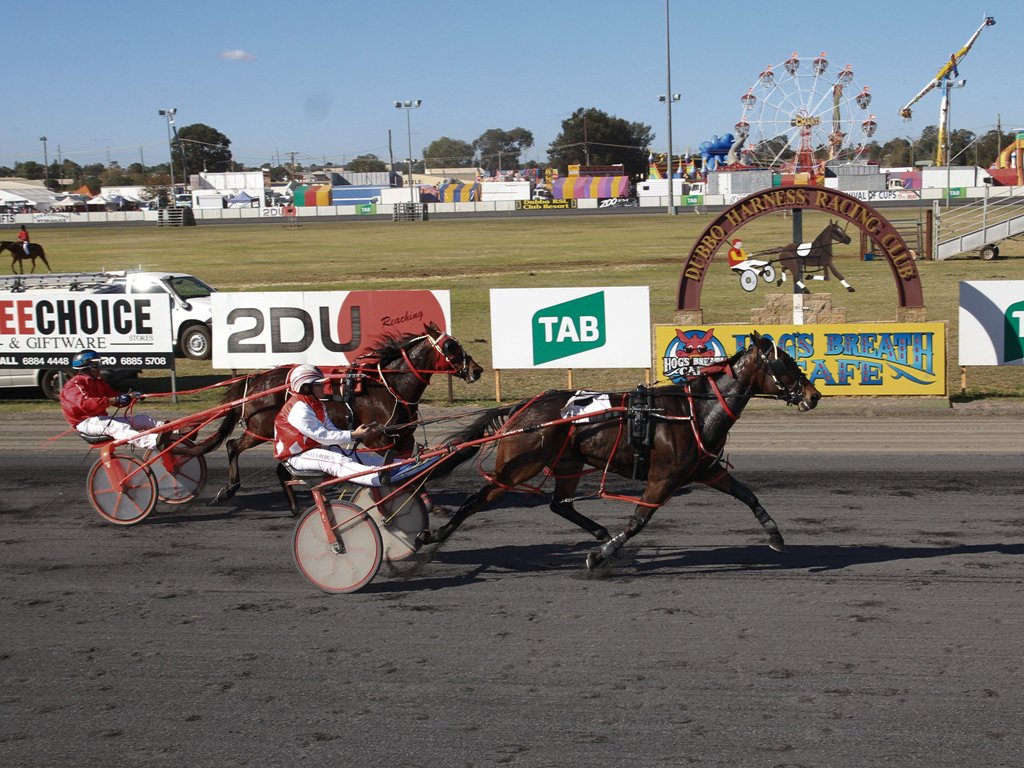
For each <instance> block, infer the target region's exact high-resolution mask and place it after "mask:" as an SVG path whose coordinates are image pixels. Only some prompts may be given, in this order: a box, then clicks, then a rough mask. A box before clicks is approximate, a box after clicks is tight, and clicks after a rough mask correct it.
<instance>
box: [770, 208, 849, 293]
mask: <svg viewBox="0 0 1024 768" xmlns="http://www.w3.org/2000/svg"><path fill="white" fill-rule="evenodd" d="M834 242H839V243H842V244H843V245H848V244H849V243H850V236H849V235H848V234H847V233H846V229H845V228H843V227H840V226H839V225H838V224H837V223H836V222H835V221H831V220H830V221H829V223H828V226H827V227H825V228H824V229H823V230H821V233H820V234H819V235H818V236H817V237H816V238H814V240H812V241H811V242H809V243H790V244H789V245H787V246H785V247H784V248H782V250H780V251H779V252H778V253H779V254H781V255H780V256H779V258H778V261H779V265H780V266H781V267H782V269H784V270H787V271H788V272H789V273H790V274H791V275H792V276H793V280H794V281H795V283H796V287H797V288H799V289H800V291H801V292H802V293H810V292H811V291H810V289H809V288H808V287H807V286H806V285H805V284H804V280H805V279H807V280H828V279H829V274H830V273H831V274H833V275H835V276H836V277H837V278H839V282H840V283H841V284H842V286H843V287H844V288H846V290H848V291H850V292H851V293H852V292H853V286H852V285H850V284H849V283H848V282H847V281H846V278H845V277H843V276H842V274H841V273H840V272H839V270H838V269H836V266H835V262H833V260H832V243H834ZM808 272H820V273H821V274H807V273H808ZM784 278H785V276H784V275H783V276H780V278H779V280H778V282H777V283H776V285H782V283H783V280H784Z"/></svg>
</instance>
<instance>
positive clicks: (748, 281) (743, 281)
mask: <svg viewBox="0 0 1024 768" xmlns="http://www.w3.org/2000/svg"><path fill="white" fill-rule="evenodd" d="M740 285H741V286H742V287H743V290H744V291H746V292H747V293H750V292H751V291H752V290H754V289H755V288H757V275H755V274H754V273H753V272H751V271H750V270H749V269H748V270H745V271H743V272H740Z"/></svg>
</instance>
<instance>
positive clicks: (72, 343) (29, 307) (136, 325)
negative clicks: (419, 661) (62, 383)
mask: <svg viewBox="0 0 1024 768" xmlns="http://www.w3.org/2000/svg"><path fill="white" fill-rule="evenodd" d="M83 349H94V350H96V351H97V352H99V353H100V354H101V355H102V356H103V359H102V363H103V365H104V366H107V367H122V366H124V367H139V368H173V367H174V336H173V333H172V332H171V304H170V297H169V296H167V295H166V294H162V295H157V294H152V295H149V296H142V297H138V296H131V297H129V296H119V295H96V294H91V293H81V292H69V291H58V292H53V293H37V292H35V291H33V292H32V293H31V294H28V293H15V294H4V295H3V296H0V368H67V367H70V366H71V358H73V357H74V356H75V354H76V353H78V352H81V351H82V350H83Z"/></svg>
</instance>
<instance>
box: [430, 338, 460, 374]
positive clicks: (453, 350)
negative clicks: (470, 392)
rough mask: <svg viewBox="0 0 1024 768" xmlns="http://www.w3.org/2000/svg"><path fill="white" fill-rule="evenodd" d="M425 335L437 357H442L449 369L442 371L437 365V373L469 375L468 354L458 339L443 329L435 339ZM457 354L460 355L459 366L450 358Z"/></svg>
mask: <svg viewBox="0 0 1024 768" xmlns="http://www.w3.org/2000/svg"><path fill="white" fill-rule="evenodd" d="M426 337H427V339H429V340H430V344H431V346H433V347H434V352H435V353H436V354H437V356H438V358H439V359H443V360H444V361H445V362H446V363H448V365H449V367H450V369H451V370H447V371H444V370H440V367H439V369H438V371H437V373H448V374H452V375H455V376H458V377H460V378H463V379H464V378H466V376H468V375H469V355H467V354H466V350H465V348H464V347H463V346H462V344H460V343H459V340H458V339H456V338H455V337H454V336H452V335H451V334H449V333H447V332H445V331H442V332H441V335H440V336H438V337H437V338H436V339H435V338H433V337H432V336H431V335H430V334H426ZM459 354H461V355H462V367H461V368H460V367H459V366H458V365H456V363H455V361H454V360H453V359H452V358H454V357H456V356H457V355H459Z"/></svg>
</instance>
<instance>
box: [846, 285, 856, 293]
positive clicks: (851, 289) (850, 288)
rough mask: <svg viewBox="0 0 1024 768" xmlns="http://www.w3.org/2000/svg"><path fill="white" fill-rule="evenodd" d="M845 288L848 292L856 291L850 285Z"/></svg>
mask: <svg viewBox="0 0 1024 768" xmlns="http://www.w3.org/2000/svg"><path fill="white" fill-rule="evenodd" d="M846 290H848V291H849V292H850V293H856V291H855V290H854V289H853V286H852V285H851V286H850V287H849V288H847V289H846Z"/></svg>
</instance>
